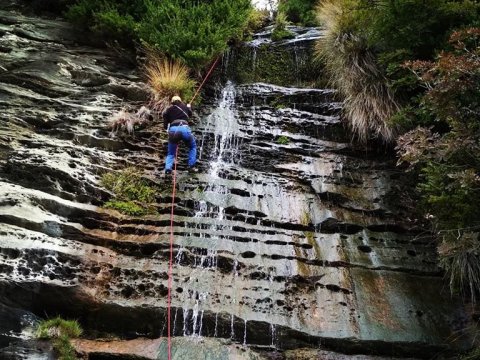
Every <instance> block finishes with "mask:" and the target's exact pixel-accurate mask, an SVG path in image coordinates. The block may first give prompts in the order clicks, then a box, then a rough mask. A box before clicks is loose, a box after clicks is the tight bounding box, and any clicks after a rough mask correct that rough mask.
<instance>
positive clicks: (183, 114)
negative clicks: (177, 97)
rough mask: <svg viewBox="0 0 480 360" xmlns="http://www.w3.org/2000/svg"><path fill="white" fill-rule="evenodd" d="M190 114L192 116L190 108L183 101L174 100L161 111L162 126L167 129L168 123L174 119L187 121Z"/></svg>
mask: <svg viewBox="0 0 480 360" xmlns="http://www.w3.org/2000/svg"><path fill="white" fill-rule="evenodd" d="M190 116H192V109H191V108H189V107H188V106H187V105H185V104H184V103H183V102H180V101H176V102H174V103H173V104H172V105H170V106H169V107H168V108H167V110H165V111H164V112H163V127H164V128H165V129H167V128H168V124H171V123H172V122H173V121H175V120H185V121H187V122H188V119H189V118H190Z"/></svg>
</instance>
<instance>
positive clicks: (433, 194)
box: [317, 0, 480, 302]
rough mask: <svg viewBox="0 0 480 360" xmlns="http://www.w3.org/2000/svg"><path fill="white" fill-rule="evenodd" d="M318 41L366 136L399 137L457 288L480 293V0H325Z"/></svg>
mask: <svg viewBox="0 0 480 360" xmlns="http://www.w3.org/2000/svg"><path fill="white" fill-rule="evenodd" d="M317 14H318V17H319V19H320V21H321V23H322V25H323V26H324V27H325V28H326V30H327V36H326V38H324V39H322V40H320V41H319V42H318V43H317V54H318V57H319V58H320V59H322V60H323V62H324V63H325V66H326V69H327V71H328V72H329V74H330V76H331V79H332V84H333V85H334V86H335V87H337V88H338V89H339V90H340V93H341V94H342V95H343V96H344V98H345V117H346V119H347V120H348V122H349V124H350V126H351V128H352V129H353V131H354V133H355V135H356V136H357V137H358V138H359V139H360V140H362V141H364V142H366V141H368V140H372V139H376V140H382V141H384V142H387V143H394V142H396V143H397V147H396V150H397V153H398V156H399V165H401V166H404V168H405V169H406V170H407V171H409V172H410V174H411V175H412V177H414V178H415V179H416V181H417V184H418V185H417V196H418V199H419V205H420V206H418V207H416V209H412V211H414V210H419V211H420V212H421V213H422V216H423V217H425V218H426V219H428V221H429V223H430V224H431V225H432V230H433V231H434V232H435V233H436V234H437V235H438V239H439V255H440V261H441V264H442V266H443V267H444V269H445V271H446V275H447V277H448V279H449V283H450V288H451V289H452V292H455V293H459V294H462V295H463V296H464V297H469V298H470V300H471V301H472V302H475V301H476V298H477V296H478V295H479V291H480V286H479V285H480V254H479V252H478V251H479V247H480V239H479V234H480V218H479V217H478V214H479V213H480V116H479V115H480V28H478V26H479V25H480V4H479V3H478V2H474V1H470V0H460V1H453V0H406V1H395V0H378V1H368V0H323V1H321V2H320V4H319V6H318V8H317Z"/></svg>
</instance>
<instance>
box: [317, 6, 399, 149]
mask: <svg viewBox="0 0 480 360" xmlns="http://www.w3.org/2000/svg"><path fill="white" fill-rule="evenodd" d="M345 6H346V5H344V2H342V1H338V0H327V1H324V2H322V3H321V5H320V6H319V8H318V17H319V19H320V20H321V22H322V24H323V25H324V27H325V28H326V36H325V37H324V38H323V39H321V40H320V41H318V43H317V45H316V53H317V56H318V58H319V59H321V60H323V62H324V63H325V69H326V71H327V72H328V73H329V75H330V79H331V83H332V85H333V86H334V87H335V88H336V89H338V90H339V92H340V93H341V94H342V95H343V96H344V98H345V102H344V113H345V117H346V118H347V119H348V121H349V124H350V127H351V129H352V131H353V133H354V135H355V136H356V137H357V138H358V139H359V140H360V141H362V142H365V141H367V139H368V138H369V137H371V136H372V135H373V136H374V137H377V138H381V139H383V140H385V141H391V140H392V139H393V137H394V131H393V129H392V128H391V127H390V126H389V124H388V123H386V122H385V119H388V118H390V117H391V116H392V115H393V114H395V112H396V111H397V110H398V109H399V107H398V104H397V102H396V100H395V99H394V97H393V94H392V91H391V90H390V88H389V87H388V86H387V84H386V79H385V76H384V74H383V73H382V71H381V69H380V67H379V65H377V63H376V59H375V55H374V53H373V51H372V50H371V49H370V48H369V46H368V43H367V40H366V38H365V37H364V36H363V35H362V34H357V33H356V32H354V31H352V30H351V26H350V25H349V24H348V21H347V20H348V19H345V11H346V9H345V8H344V7H345Z"/></svg>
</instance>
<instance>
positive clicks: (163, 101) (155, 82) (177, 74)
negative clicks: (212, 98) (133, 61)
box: [145, 54, 195, 112]
mask: <svg viewBox="0 0 480 360" xmlns="http://www.w3.org/2000/svg"><path fill="white" fill-rule="evenodd" d="M145 72H146V75H147V78H148V83H149V85H150V87H151V89H152V92H153V101H152V102H153V104H152V107H153V108H154V109H155V110H156V111H158V112H162V111H163V110H164V109H165V108H166V107H167V106H168V105H169V104H170V99H171V98H172V96H174V95H180V96H181V97H182V99H186V98H188V97H191V96H192V95H193V88H194V86H195V82H194V81H193V80H192V79H191V78H190V76H189V74H190V70H189V68H188V67H187V66H185V65H184V64H183V63H181V62H180V61H178V60H169V59H166V58H161V57H158V56H155V55H152V54H150V55H149V56H148V61H147V64H146V66H145Z"/></svg>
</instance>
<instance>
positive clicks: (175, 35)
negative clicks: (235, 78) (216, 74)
mask: <svg viewBox="0 0 480 360" xmlns="http://www.w3.org/2000/svg"><path fill="white" fill-rule="evenodd" d="M251 11H252V6H251V4H250V1H249V0H212V1H208V2H199V1H195V0H185V1H180V0H132V1H129V0H120V1H116V0H103V1H97V0H77V3H76V4H75V5H73V6H71V7H70V9H69V11H68V13H67V17H68V18H69V19H70V20H71V21H72V22H75V23H77V24H79V25H80V26H87V27H88V28H90V29H92V30H94V31H96V32H98V33H100V34H101V35H102V36H105V37H107V38H113V39H117V40H119V41H121V42H123V43H125V42H127V43H130V44H131V43H133V42H135V41H136V40H140V41H143V42H145V43H146V44H148V45H149V46H151V47H153V48H155V49H156V50H158V51H159V52H160V53H162V54H166V55H168V56H169V57H171V58H173V59H180V60H183V61H184V62H185V64H187V65H188V66H189V67H191V68H196V69H198V68H201V67H203V66H205V65H206V64H207V63H208V62H209V61H211V60H212V59H213V58H214V57H215V56H217V55H219V54H221V53H222V52H223V51H224V50H225V49H226V47H227V41H228V40H230V39H232V38H236V37H241V36H242V34H243V32H244V29H245V28H246V26H247V23H248V19H249V16H250V13H251Z"/></svg>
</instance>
